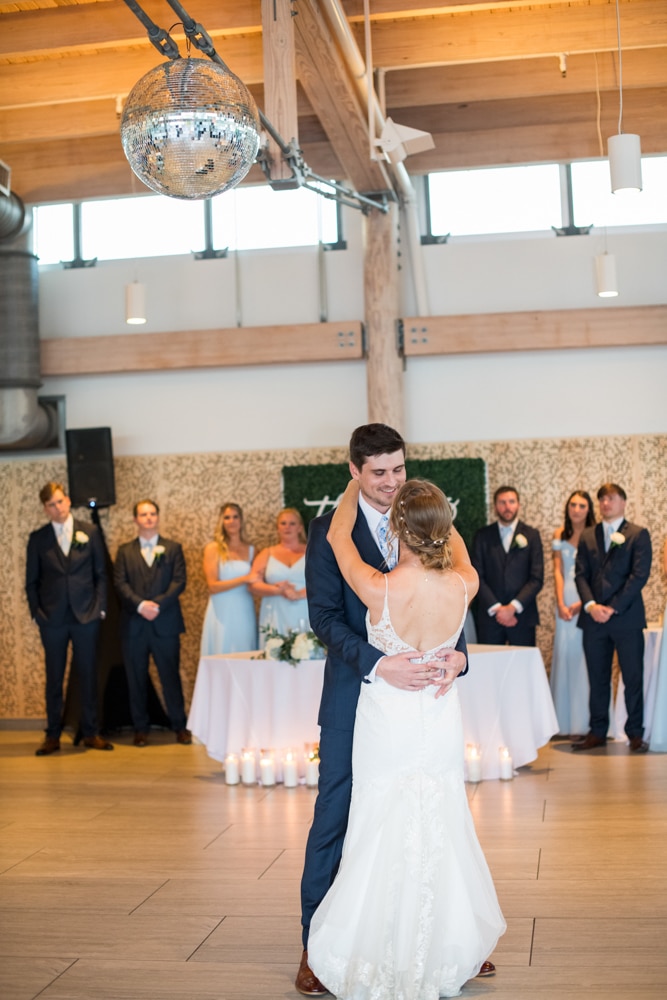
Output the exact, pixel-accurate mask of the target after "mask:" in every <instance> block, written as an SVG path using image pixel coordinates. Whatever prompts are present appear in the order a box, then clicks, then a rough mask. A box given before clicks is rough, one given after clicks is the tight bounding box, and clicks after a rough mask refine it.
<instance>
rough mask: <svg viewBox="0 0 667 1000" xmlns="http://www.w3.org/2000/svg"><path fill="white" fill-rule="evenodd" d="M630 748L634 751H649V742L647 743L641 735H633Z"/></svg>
mask: <svg viewBox="0 0 667 1000" xmlns="http://www.w3.org/2000/svg"><path fill="white" fill-rule="evenodd" d="M630 749H631V750H632V752H633V753H647V752H648V743H645V742H644V740H643V739H642V738H641V736H633V737H632V739H631V740H630Z"/></svg>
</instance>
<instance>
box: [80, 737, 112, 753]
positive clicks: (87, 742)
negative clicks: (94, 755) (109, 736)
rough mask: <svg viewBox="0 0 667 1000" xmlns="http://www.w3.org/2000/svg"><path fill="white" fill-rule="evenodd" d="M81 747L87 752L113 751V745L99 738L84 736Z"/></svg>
mask: <svg viewBox="0 0 667 1000" xmlns="http://www.w3.org/2000/svg"><path fill="white" fill-rule="evenodd" d="M83 745H84V747H87V748H88V749H89V750H113V743H109V741H108V740H103V739H102V737H101V736H84V738H83Z"/></svg>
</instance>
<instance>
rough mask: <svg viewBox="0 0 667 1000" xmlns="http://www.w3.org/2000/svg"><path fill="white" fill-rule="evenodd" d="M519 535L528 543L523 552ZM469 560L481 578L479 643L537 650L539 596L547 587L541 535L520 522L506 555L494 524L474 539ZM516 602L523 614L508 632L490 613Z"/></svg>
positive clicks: (477, 618)
mask: <svg viewBox="0 0 667 1000" xmlns="http://www.w3.org/2000/svg"><path fill="white" fill-rule="evenodd" d="M519 535H523V537H524V538H525V539H526V541H527V543H528V544H527V545H526V546H525V547H524V548H520V547H519V546H518V544H517V542H516V539H517V537H518V536H519ZM470 558H471V561H472V564H473V566H474V567H475V569H476V570H477V572H478V574H479V592H478V594H477V600H476V606H477V617H476V622H477V637H478V639H479V641H480V642H481V643H488V644H492V645H504V644H505V643H509V644H510V645H512V646H534V645H535V626H536V625H539V622H540V617H539V614H538V611H537V595H538V594H539V592H540V591H541V589H542V586H543V583H544V555H543V552H542V541H541V539H540V534H539V532H538V531H536V530H535V528H531V527H530V525H528V524H525V523H524V522H523V521H517V525H516V529H515V532H514V535H513V538H512V543H511V545H510V550H509V552H505V549H504V548H503V543H502V540H501V537H500V528H499V526H498V524H497V523H496V522H495V521H494V523H493V524H487V525H486V527H484V528H480V530H479V531H478V532H477V534H476V535H475V538H474V540H473V545H472V553H471V557H470ZM513 600H517V601H519V602H520V604H521V605H522V607H523V611H522V612H521V613H520V614H517V618H518V622H517V624H516V625H513V626H512V627H511V628H505V627H504V626H503V625H500V624H499V623H498V622H497V621H496V619H495V618H494V617H493V616H492V615H490V614H489V613H488V609H489V608H492V607H493V606H494V604H501V605H505V604H509V603H510V602H511V601H513Z"/></svg>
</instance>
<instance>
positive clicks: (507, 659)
mask: <svg viewBox="0 0 667 1000" xmlns="http://www.w3.org/2000/svg"><path fill="white" fill-rule="evenodd" d="M468 654H469V659H470V671H469V673H468V674H467V675H466V676H465V677H462V678H461V680H460V681H459V682H458V689H459V698H460V699H461V710H462V712H463V734H464V738H465V742H466V744H467V743H476V744H477V745H478V746H479V748H480V752H481V768H482V780H484V781H486V780H488V779H491V778H499V777H500V753H499V749H500V747H507V749H508V750H509V755H510V757H511V758H512V764H513V766H514V768H517V767H521V766H522V765H523V764H529V763H530V762H531V761H532V760H535V758H536V757H537V754H538V750H539V748H540V747H541V746H544V744H545V743H548V742H549V740H550V739H551V737H552V736H554V735H555V734H556V733H557V732H558V719H557V718H556V711H555V709H554V703H553V699H552V697H551V689H550V687H549V681H548V679H547V674H546V671H545V669H544V661H543V660H542V654H541V653H540V651H539V649H537V648H536V647H534V646H482V645H469V646H468Z"/></svg>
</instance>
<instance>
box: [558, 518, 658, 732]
mask: <svg viewBox="0 0 667 1000" xmlns="http://www.w3.org/2000/svg"><path fill="white" fill-rule="evenodd" d="M618 530H619V531H620V533H621V534H622V535H623V537H624V538H625V542H624V543H623V544H622V545H612V546H611V547H610V549H609V551H608V552H605V550H604V528H603V525H602V524H596V525H595V527H594V528H586V530H585V531H584V532H583V533H582V536H581V540H580V541H579V548H578V549H577V564H576V570H575V582H576V585H577V590H578V591H579V596H580V597H581V602H582V606H583V607H584V608H585V606H586V604H588V602H589V601H595V603H596V604H603V605H605V606H607V607H611V608H613V609H614V611H615V612H616V613H615V614H613V615H612V616H611V618H610V619H609V621H608V622H604V623H599V622H596V621H594V620H593V619H592V618H591V616H590V614H587V613H586V612H585V611H584V610H582V612H581V614H580V615H579V620H578V622H577V624H578V626H579V628H581V629H583V632H584V653H585V656H586V666H587V668H588V678H589V681H590V689H591V694H590V713H591V721H590V731H591V732H592V733H593V735H594V736H596V737H599V738H600V739H605V738H606V736H607V731H608V729H609V701H610V696H611V666H612V659H613V655H614V649H616V651H617V653H618V662H619V666H620V668H621V674H622V676H623V684H624V686H625V704H626V707H627V710H628V719H627V722H626V724H625V732H626V734H627V736H628V738H629V739H633V738H635V737H641V736H642V734H643V731H644V633H643V629H644V628H645V626H646V614H645V612H644V601H643V599H642V588H643V586H644V584H645V583H646V581H647V580H648V577H649V573H650V572H651V538H650V536H649V533H648V531H647V530H646V528H640V527H639V525H637V524H631V523H630V522H629V521H623V522H622V524H621V526H620V528H619V529H618Z"/></svg>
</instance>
